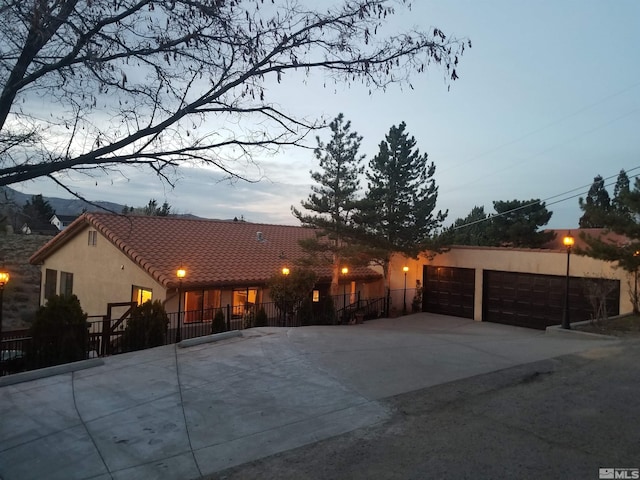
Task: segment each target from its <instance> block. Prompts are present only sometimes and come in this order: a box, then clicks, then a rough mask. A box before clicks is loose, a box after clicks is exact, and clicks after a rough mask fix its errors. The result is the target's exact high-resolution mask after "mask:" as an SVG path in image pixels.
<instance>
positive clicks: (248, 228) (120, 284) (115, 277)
mask: <svg viewBox="0 0 640 480" xmlns="http://www.w3.org/2000/svg"><path fill="white" fill-rule="evenodd" d="M314 235H315V231H314V230H312V229H309V228H303V227H295V226H284V225H265V224H256V223H249V222H239V221H225V220H207V219H192V218H184V217H152V216H136V215H127V216H125V215H115V214H108V213H84V214H83V215H81V216H80V217H79V218H77V219H76V220H75V221H74V222H73V223H71V225H69V226H68V227H67V228H65V229H64V230H63V231H62V232H60V233H59V234H58V235H57V236H56V237H54V238H53V239H52V240H51V241H49V242H48V243H47V244H45V245H44V246H43V247H42V248H41V249H40V250H38V251H37V252H36V253H35V254H34V255H33V256H32V257H31V258H30V262H31V263H32V264H37V265H40V266H41V269H42V270H41V271H42V276H41V277H42V280H41V299H40V300H41V303H44V302H45V301H46V299H47V298H49V297H50V296H52V295H55V294H71V293H73V294H75V295H76V296H77V297H78V298H79V299H80V304H81V305H82V308H83V310H84V311H86V312H87V313H88V314H89V315H90V316H94V315H95V316H97V315H104V314H105V311H106V309H107V304H108V303H114V302H130V301H135V302H137V303H143V302H144V301H146V300H160V301H162V302H163V303H164V305H165V308H166V310H167V311H168V312H177V311H178V310H179V308H178V307H179V303H180V306H181V311H187V312H195V313H193V314H192V315H187V316H186V317H185V322H189V321H201V320H205V321H206V320H210V319H211V316H212V314H213V313H212V312H213V310H214V309H216V308H219V307H225V306H227V305H229V306H230V308H232V310H233V312H234V314H240V313H241V312H242V311H244V310H245V308H246V307H247V306H248V305H254V304H260V303H266V302H270V301H271V299H270V298H269V292H268V289H267V281H268V280H269V279H270V278H271V277H273V276H274V275H277V274H279V273H280V272H282V269H283V267H288V268H290V269H293V268H296V261H297V260H298V259H300V258H302V257H303V256H304V252H303V250H302V248H301V247H300V245H299V243H298V242H299V240H301V239H303V238H310V237H312V236H314ZM178 269H184V277H183V278H181V279H179V278H178V277H177V271H178ZM314 270H315V271H316V273H317V275H318V282H317V285H316V290H315V291H314V300H319V299H320V298H321V297H323V296H326V295H328V291H329V285H330V282H331V269H330V267H316V268H314ZM283 281H285V279H283ZM344 290H345V294H347V293H348V294H349V295H356V293H359V294H360V295H361V296H362V297H363V298H369V297H370V296H382V295H383V291H382V281H381V275H380V274H379V273H377V272H376V271H374V270H371V269H369V268H366V267H354V268H351V269H350V271H349V274H348V277H347V278H346V281H345V283H344ZM197 312H200V313H197Z"/></svg>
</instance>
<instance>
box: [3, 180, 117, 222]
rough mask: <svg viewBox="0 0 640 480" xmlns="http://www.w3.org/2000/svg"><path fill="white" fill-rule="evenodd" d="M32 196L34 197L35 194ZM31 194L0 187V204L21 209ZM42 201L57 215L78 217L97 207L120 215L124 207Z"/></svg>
mask: <svg viewBox="0 0 640 480" xmlns="http://www.w3.org/2000/svg"><path fill="white" fill-rule="evenodd" d="M33 195H36V194H35V193H34V194H33ZM33 195H32V194H28V193H21V192H18V191H17V190H13V189H12V188H9V187H0V199H1V200H0V203H2V202H9V203H12V204H13V205H16V206H17V207H22V206H23V205H24V204H25V203H26V202H27V200H31V197H32V196H33ZM43 198H44V200H46V201H47V202H49V205H51V207H52V208H53V209H54V210H55V212H56V213H57V214H59V215H80V214H81V213H82V212H84V211H87V212H94V211H96V210H100V208H98V207H96V206H95V205H98V206H99V207H102V208H105V209H107V210H110V211H112V212H117V213H120V212H121V211H122V209H123V207H124V205H120V204H119V203H113V202H104V201H100V200H98V201H95V202H93V203H94V204H95V205H92V204H90V203H87V202H85V201H84V200H79V199H77V198H71V199H69V198H58V197H43Z"/></svg>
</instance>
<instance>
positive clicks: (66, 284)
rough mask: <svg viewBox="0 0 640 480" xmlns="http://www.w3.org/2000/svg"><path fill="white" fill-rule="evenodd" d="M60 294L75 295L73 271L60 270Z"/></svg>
mask: <svg viewBox="0 0 640 480" xmlns="http://www.w3.org/2000/svg"><path fill="white" fill-rule="evenodd" d="M60 295H64V296H65V297H69V296H71V295H73V273H69V272H60Z"/></svg>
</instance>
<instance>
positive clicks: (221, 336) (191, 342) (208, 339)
mask: <svg viewBox="0 0 640 480" xmlns="http://www.w3.org/2000/svg"><path fill="white" fill-rule="evenodd" d="M241 336H242V332H241V331H240V330H232V331H230V332H222V333H214V334H213V335H206V336H204V337H196V338H189V339H187V340H182V341H181V342H180V343H178V344H177V345H178V347H180V348H187V347H193V346H196V345H202V344H203V343H212V342H219V341H221V340H226V339H228V338H234V337H241Z"/></svg>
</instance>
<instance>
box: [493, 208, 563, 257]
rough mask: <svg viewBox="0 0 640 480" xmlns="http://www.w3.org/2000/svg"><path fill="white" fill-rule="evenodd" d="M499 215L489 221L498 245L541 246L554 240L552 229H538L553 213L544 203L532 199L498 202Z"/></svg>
mask: <svg viewBox="0 0 640 480" xmlns="http://www.w3.org/2000/svg"><path fill="white" fill-rule="evenodd" d="M493 208H494V209H495V211H496V215H494V216H492V217H491V220H490V227H489V229H490V232H491V233H490V234H489V236H490V238H491V239H492V242H493V244H494V245H496V246H500V245H509V246H511V247H520V248H540V247H542V246H543V245H544V244H545V243H547V242H549V241H551V240H553V238H554V237H555V234H554V233H553V232H543V231H539V229H540V227H542V226H544V225H546V224H547V223H549V220H550V219H551V215H553V212H550V211H549V210H547V207H546V206H545V203H544V202H541V201H540V199H538V198H534V199H531V200H509V201H500V200H499V201H495V202H493Z"/></svg>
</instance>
